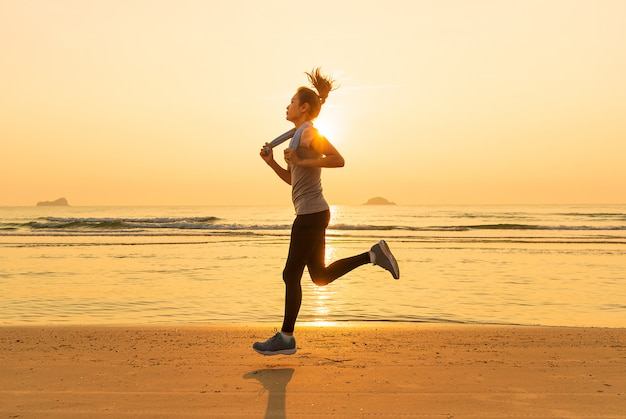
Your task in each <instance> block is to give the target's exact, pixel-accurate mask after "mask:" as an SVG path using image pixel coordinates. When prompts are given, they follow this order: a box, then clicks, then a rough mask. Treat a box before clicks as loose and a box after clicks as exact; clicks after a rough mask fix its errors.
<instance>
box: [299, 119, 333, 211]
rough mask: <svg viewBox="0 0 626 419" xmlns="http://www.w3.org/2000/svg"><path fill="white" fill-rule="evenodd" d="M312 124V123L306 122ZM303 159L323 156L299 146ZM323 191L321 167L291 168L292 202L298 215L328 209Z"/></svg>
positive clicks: (306, 146) (306, 147)
mask: <svg viewBox="0 0 626 419" xmlns="http://www.w3.org/2000/svg"><path fill="white" fill-rule="evenodd" d="M306 124H310V122H306ZM296 151H297V153H298V157H300V158H301V159H313V158H320V157H321V156H322V155H321V154H320V153H318V152H317V151H315V150H313V149H312V148H311V147H309V146H308V145H303V144H299V145H298V148H297V149H296ZM322 192H323V190H322V168H321V167H302V166H292V167H291V200H292V201H293V206H294V208H295V210H296V215H304V214H314V213H316V212H321V211H325V210H327V209H328V203H327V202H326V200H325V199H324V195H323V193H322Z"/></svg>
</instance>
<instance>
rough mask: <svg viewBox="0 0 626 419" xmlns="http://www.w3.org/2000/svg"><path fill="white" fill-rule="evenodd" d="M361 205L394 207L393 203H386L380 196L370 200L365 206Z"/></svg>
mask: <svg viewBox="0 0 626 419" xmlns="http://www.w3.org/2000/svg"><path fill="white" fill-rule="evenodd" d="M363 205H396V203H395V202H389V201H387V200H386V199H385V198H382V197H380V196H377V197H375V198H370V199H369V200H368V201H367V202H366V203H365V204H363Z"/></svg>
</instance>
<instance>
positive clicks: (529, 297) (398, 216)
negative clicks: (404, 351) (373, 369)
mask: <svg viewBox="0 0 626 419" xmlns="http://www.w3.org/2000/svg"><path fill="white" fill-rule="evenodd" d="M331 211H332V218H331V225H330V227H329V229H328V235H327V249H326V254H327V260H328V262H331V261H332V260H335V259H337V258H340V257H346V256H351V255H353V254H357V253H361V252H363V251H366V250H368V249H369V248H370V247H371V246H372V245H373V244H374V243H376V242H377V241H378V240H380V239H385V240H386V241H387V242H388V243H389V246H390V247H391V249H392V251H393V252H394V254H395V255H396V258H397V259H398V261H399V264H400V269H401V278H400V280H399V281H395V280H393V278H392V277H391V275H390V274H388V273H387V272H386V271H384V270H382V269H381V268H379V267H376V266H363V267H361V268H359V269H357V270H355V271H353V272H351V273H349V274H348V275H346V276H345V277H343V278H340V279H338V280H337V281H335V282H333V283H332V284H330V285H328V286H327V287H317V286H315V285H313V284H312V283H311V281H310V279H309V276H308V273H306V272H305V274H304V277H303V280H302V283H303V294H304V298H303V305H302V309H301V311H300V317H299V322H317V323H324V322H343V321H398V322H455V323H495V324H522V325H552V326H598V327H626V206H624V205H612V206H467V207H464V206H445V207H444V206H399V205H398V206H334V207H332V209H331ZM293 217H294V216H293V209H292V208H290V207H217V206H215V207H19V208H18V207H0V266H1V267H2V268H1V269H0V325H76V324H79V325H99V324H124V325H127V324H130V325H149V324H170V323H178V324H207V323H229V324H246V323H258V322H268V323H272V324H275V325H276V326H280V323H281V321H282V312H283V296H284V286H283V283H282V277H281V273H282V269H283V264H284V261H285V257H286V254H287V249H288V246H289V230H290V227H291V223H292V221H293Z"/></svg>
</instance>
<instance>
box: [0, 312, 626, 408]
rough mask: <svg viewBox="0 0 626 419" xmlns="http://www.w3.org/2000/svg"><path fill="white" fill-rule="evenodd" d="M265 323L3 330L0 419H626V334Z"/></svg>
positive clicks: (589, 330) (0, 330) (620, 331)
mask: <svg viewBox="0 0 626 419" xmlns="http://www.w3.org/2000/svg"><path fill="white" fill-rule="evenodd" d="M272 334H273V331H272V328H271V327H269V326H265V325H254V326H218V325H208V326H159V327H123V326H119V327H95V326H85V327H77V326H69V327H34V326H33V327H2V328H0V417H5V418H41V417H47V418H85V417H111V418H123V417H139V418H175V417H203V418H204V417H228V418H231V417H235V418H237V417H241V418H254V417H258V418H262V417H274V418H281V417H285V418H289V417H303V418H308V417H315V418H320V417H338V418H347V417H372V416H374V417H443V418H466V417H470V418H502V417H555V418H583V417H584V418H590V417H593V418H596V417H604V418H624V417H626V413H625V412H626V329H606V328H561V327H522V326H519V327H518V326H489V325H441V324H384V323H369V324H353V323H345V324H340V325H339V326H306V325H305V326H299V327H298V329H297V330H296V336H297V339H298V352H297V353H296V354H295V355H291V356H273V357H266V356H262V355H259V354H257V353H256V352H254V351H252V349H251V345H252V343H253V342H254V341H256V340H265V339H266V338H268V337H270V336H271V335H272Z"/></svg>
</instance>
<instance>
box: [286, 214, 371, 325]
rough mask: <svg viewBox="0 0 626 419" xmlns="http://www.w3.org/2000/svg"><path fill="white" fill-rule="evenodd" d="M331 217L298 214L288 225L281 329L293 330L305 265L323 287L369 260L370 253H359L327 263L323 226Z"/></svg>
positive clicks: (324, 229)
mask: <svg viewBox="0 0 626 419" xmlns="http://www.w3.org/2000/svg"><path fill="white" fill-rule="evenodd" d="M329 220H330V211H329V210H326V211H322V212H317V213H314V214H306V215H298V216H297V217H296V219H295V221H294V222H293V226H292V227H291V243H290V244H289V256H288V257H287V262H286V263H285V269H284V270H283V281H284V282H285V317H284V320H283V327H282V329H281V330H282V331H283V332H288V333H293V329H294V327H295V324H296V318H297V317H298V312H299V311H300V305H301V304H302V286H301V284H300V280H301V279H302V274H303V272H304V267H305V266H306V267H307V268H308V270H309V275H311V279H312V280H313V283H314V284H315V285H319V286H324V285H328V284H330V283H331V282H333V281H334V280H335V279H337V278H339V277H341V276H343V275H345V274H346V273H348V272H350V271H351V270H353V269H355V268H357V267H359V266H361V265H365V264H367V263H370V257H369V253H368V252H365V253H361V254H360V255H357V256H352V257H349V258H345V259H340V260H338V261H335V262H333V263H331V264H330V265H328V266H326V265H325V262H324V259H325V251H326V227H328V222H329Z"/></svg>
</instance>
